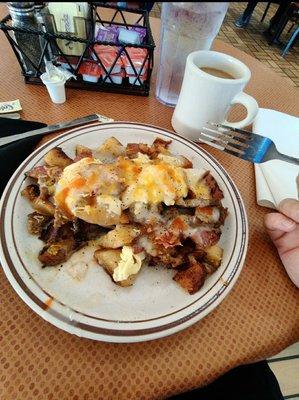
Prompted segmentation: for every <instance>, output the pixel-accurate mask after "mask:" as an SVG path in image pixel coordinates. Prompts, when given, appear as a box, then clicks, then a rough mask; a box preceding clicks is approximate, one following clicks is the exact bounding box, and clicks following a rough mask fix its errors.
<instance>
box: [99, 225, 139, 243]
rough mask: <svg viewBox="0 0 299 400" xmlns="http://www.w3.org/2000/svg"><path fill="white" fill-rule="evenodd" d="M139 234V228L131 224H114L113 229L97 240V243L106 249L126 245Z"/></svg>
mask: <svg viewBox="0 0 299 400" xmlns="http://www.w3.org/2000/svg"><path fill="white" fill-rule="evenodd" d="M139 234H140V230H139V229H137V228H135V227H134V226H132V225H116V227H115V229H113V230H112V231H109V232H108V233H106V235H104V236H102V237H100V238H99V239H98V240H97V244H98V245H100V246H102V247H105V248H107V249H117V248H119V247H123V246H127V245H129V244H131V243H132V242H133V240H134V239H135V238H136V237H137V236H138V235H139Z"/></svg>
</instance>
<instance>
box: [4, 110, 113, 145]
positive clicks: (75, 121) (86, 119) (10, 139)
mask: <svg viewBox="0 0 299 400" xmlns="http://www.w3.org/2000/svg"><path fill="white" fill-rule="evenodd" d="M96 121H100V122H111V121H113V119H111V118H108V117H105V116H102V115H99V114H92V115H87V116H86V117H82V118H77V119H73V120H71V121H65V122H60V123H58V124H53V125H48V126H46V127H45V128H40V129H34V130H33V131H29V132H25V133H18V134H16V135H11V136H4V137H1V138H0V147H1V146H4V145H5V144H8V143H12V142H16V141H17V140H20V139H25V138H28V137H31V136H39V135H45V134H46V133H52V132H57V131H60V130H62V129H66V128H72V127H74V126H79V125H84V124H86V123H89V122H96Z"/></svg>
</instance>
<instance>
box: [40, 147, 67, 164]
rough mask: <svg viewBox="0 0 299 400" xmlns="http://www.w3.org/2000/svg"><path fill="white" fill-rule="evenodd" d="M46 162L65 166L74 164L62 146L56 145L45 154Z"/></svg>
mask: <svg viewBox="0 0 299 400" xmlns="http://www.w3.org/2000/svg"><path fill="white" fill-rule="evenodd" d="M44 160H45V163H46V164H47V165H49V166H50V167H62V168H65V167H67V166H68V165H70V164H72V162H73V160H72V159H71V158H70V157H68V156H67V155H66V154H65V152H64V151H63V150H62V149H61V148H60V147H55V148H54V149H52V150H50V151H49V152H48V153H47V154H46V155H45V156H44Z"/></svg>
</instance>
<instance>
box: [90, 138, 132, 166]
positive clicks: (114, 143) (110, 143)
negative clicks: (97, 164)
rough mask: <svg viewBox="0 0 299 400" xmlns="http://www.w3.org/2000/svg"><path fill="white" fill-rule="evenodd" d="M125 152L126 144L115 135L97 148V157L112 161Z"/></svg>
mask: <svg viewBox="0 0 299 400" xmlns="http://www.w3.org/2000/svg"><path fill="white" fill-rule="evenodd" d="M124 153H125V148H124V146H123V145H122V144H121V143H120V142H119V141H118V140H117V139H115V137H111V138H109V139H107V140H105V142H104V143H103V144H102V145H101V146H100V147H99V148H98V149H97V150H96V152H95V157H96V158H98V159H100V160H101V161H110V160H112V159H114V158H116V157H118V156H121V155H122V154H124Z"/></svg>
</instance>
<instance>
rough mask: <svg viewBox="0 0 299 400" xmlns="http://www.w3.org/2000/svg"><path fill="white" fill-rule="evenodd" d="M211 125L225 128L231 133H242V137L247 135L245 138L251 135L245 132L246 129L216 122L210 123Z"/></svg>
mask: <svg viewBox="0 0 299 400" xmlns="http://www.w3.org/2000/svg"><path fill="white" fill-rule="evenodd" d="M209 125H212V126H216V127H217V128H224V129H228V130H229V131H233V132H237V133H241V134H242V135H245V136H244V137H247V136H248V135H251V132H249V131H245V130H244V129H240V128H234V127H233V126H229V125H224V124H219V123H216V122H209Z"/></svg>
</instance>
